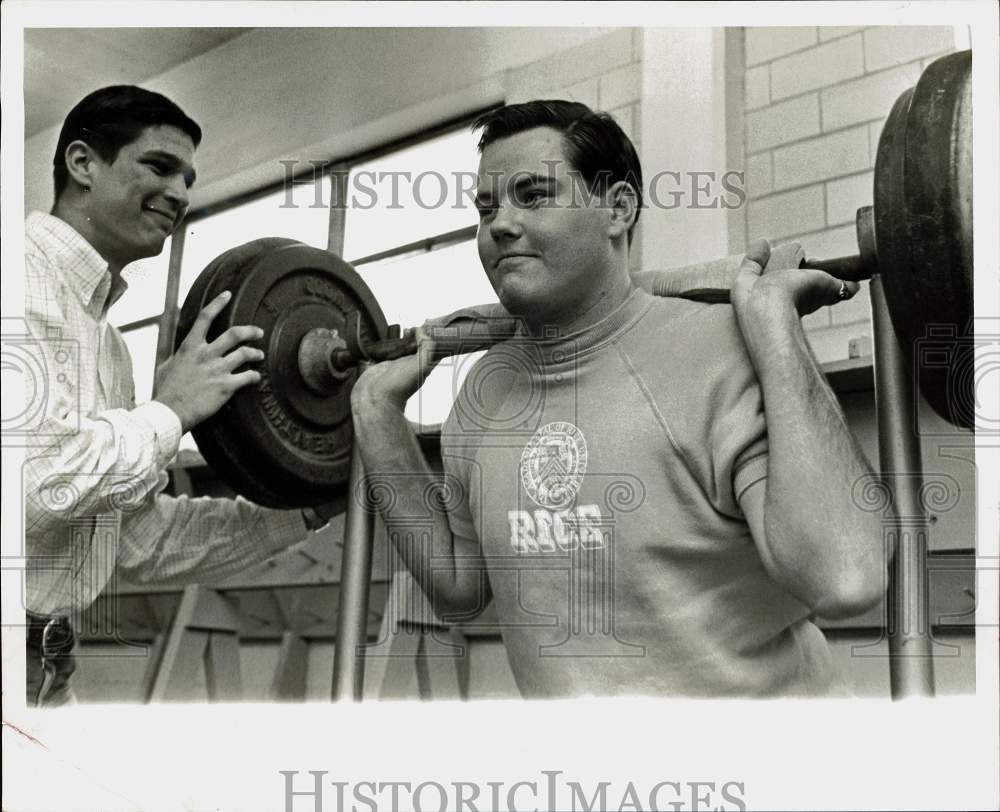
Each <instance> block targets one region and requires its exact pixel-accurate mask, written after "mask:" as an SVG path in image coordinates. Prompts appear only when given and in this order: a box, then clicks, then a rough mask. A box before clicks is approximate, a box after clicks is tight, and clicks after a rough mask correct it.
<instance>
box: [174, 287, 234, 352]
mask: <svg viewBox="0 0 1000 812" xmlns="http://www.w3.org/2000/svg"><path fill="white" fill-rule="evenodd" d="M231 298H232V294H231V293H230V292H229V291H228V290H224V291H222V293H220V294H219V295H218V296H216V297H215V298H214V299H212V301H210V302H209V303H208V304H207V305H205V306H204V307H203V308H202V310H201V312H200V313H199V314H198V318H196V319H195V320H194V324H193V325H191V332H189V333H188V334H187V337H186V338H185V339H184V340H185V341H188V340H189V339H190V340H194V341H196V342H199V343H200V342H202V341H204V340H205V336H207V335H208V329H209V327H211V326H212V322H213V321H215V317H216V316H218V315H219V314H220V313H221V312H222V311H223V310H224V309H225V307H226V305H227V304H229V300H230V299H231Z"/></svg>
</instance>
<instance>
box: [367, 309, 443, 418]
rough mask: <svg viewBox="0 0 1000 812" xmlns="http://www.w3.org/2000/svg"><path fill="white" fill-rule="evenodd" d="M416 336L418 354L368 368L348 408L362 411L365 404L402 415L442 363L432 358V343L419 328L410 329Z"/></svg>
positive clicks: (408, 332)
mask: <svg viewBox="0 0 1000 812" xmlns="http://www.w3.org/2000/svg"><path fill="white" fill-rule="evenodd" d="M413 333H415V334H416V337H417V351H416V352H415V353H413V354H412V355H404V356H402V357H400V358H394V359H392V360H391V361H382V362H380V363H377V364H372V365H370V366H368V367H367V368H366V369H365V370H364V372H362V373H361V376H360V377H359V378H358V380H357V382H356V383H355V384H354V388H353V389H352V390H351V407H352V408H360V409H364V408H365V404H366V403H369V404H370V403H388V404H389V405H391V406H393V407H395V408H397V409H399V410H400V411H402V410H403V409H404V408H406V401H408V400H409V399H410V397H411V396H412V395H413V394H414V393H415V392H416V391H417V390H418V389H419V388H420V387H421V386H422V385H423V383H424V381H425V380H427V376H428V375H430V374H431V371H432V370H433V369H434V367H436V366H437V365H438V363H439V361H440V360H441V359H440V358H439V357H435V352H434V340H433V339H432V338H431V337H430V336H429V335H428V334H427V332H426V331H425V330H424V329H423V328H422V327H415V328H411V329H409V330H407V331H406V334H413Z"/></svg>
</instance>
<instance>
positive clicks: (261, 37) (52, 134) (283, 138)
mask: <svg viewBox="0 0 1000 812" xmlns="http://www.w3.org/2000/svg"><path fill="white" fill-rule="evenodd" d="M610 30H611V29H599V28H418V29H413V28H411V29H391V28H378V29H346V28H336V29H331V28H312V29H300V28H285V29H282V28H271V29H256V30H254V31H252V32H250V33H248V34H246V35H244V36H242V37H239V38H238V39H236V40H233V41H231V42H229V43H226V44H224V45H222V46H220V47H219V48H216V49H214V50H212V51H209V52H208V53H205V54H203V55H201V56H198V57H196V58H194V59H191V60H189V61H188V62H185V63H183V64H181V65H178V66H176V67H174V68H172V69H171V70H169V71H167V72H166V73H163V74H161V75H159V76H157V77H155V78H153V79H150V80H148V81H145V82H142V86H143V87H147V88H149V89H151V90H157V91H159V92H162V93H164V94H166V95H167V96H169V97H171V98H172V99H173V100H174V101H176V102H177V103H178V104H180V105H181V107H182V108H184V109H185V111H186V112H188V113H189V114H190V115H191V116H192V117H193V118H194V119H195V120H196V121H198V123H199V124H201V126H202V129H203V130H204V132H205V138H204V141H203V142H202V145H201V148H200V149H199V151H198V174H199V180H198V185H197V187H196V189H195V192H194V195H193V197H192V206H193V207H198V206H202V205H206V204H209V203H213V202H217V201H219V200H222V199H224V198H226V197H229V196H232V195H234V194H238V193H240V192H243V191H247V190H250V189H254V188H257V187H260V186H263V185H265V184H267V183H270V182H275V181H278V180H280V179H281V178H282V176H283V168H282V166H281V165H280V164H279V163H278V162H279V160H282V159H289V158H298V159H301V160H303V161H306V160H310V159H330V158H337V157H344V156H349V155H351V154H354V153H357V152H358V151H360V150H363V149H366V148H370V147H373V146H376V145H378V144H381V143H385V142H386V141H389V140H391V139H393V138H398V137H400V136H403V135H407V134H409V133H412V132H415V131H419V130H420V129H422V128H424V127H427V126H429V125H432V124H434V123H437V122H440V121H442V120H445V119H447V118H451V117H456V116H460V115H462V114H464V113H467V112H471V111H473V110H475V109H477V108H480V107H483V106H485V105H488V104H491V103H494V102H497V101H500V100H501V99H502V98H503V77H504V71H506V70H509V69H511V68H515V67H519V66H522V65H527V64H530V63H531V62H534V61H536V60H539V59H542V58H543V57H546V56H548V55H550V54H553V53H555V52H557V51H561V50H564V49H567V48H571V47H573V46H575V45H579V44H581V43H584V42H587V41H590V40H592V39H594V38H595V37H598V36H600V35H601V34H605V33H607V32H608V31H610ZM150 32H151V35H155V29H150ZM93 89H96V86H95V88H93ZM67 112H68V111H67ZM58 136H59V128H58V127H53V128H51V129H48V130H45V131H43V132H41V133H39V134H38V135H36V136H34V137H33V138H30V139H28V140H27V141H26V142H25V206H26V209H27V210H31V209H35V208H42V209H48V208H49V207H50V206H51V203H52V191H51V169H50V167H51V161H52V152H53V150H54V149H55V144H56V141H57V140H58Z"/></svg>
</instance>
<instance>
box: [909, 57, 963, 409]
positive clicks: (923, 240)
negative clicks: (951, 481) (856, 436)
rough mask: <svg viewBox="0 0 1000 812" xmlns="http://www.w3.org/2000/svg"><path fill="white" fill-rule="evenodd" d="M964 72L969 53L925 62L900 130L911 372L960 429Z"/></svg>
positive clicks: (924, 391) (933, 403) (937, 405)
mask: <svg viewBox="0 0 1000 812" xmlns="http://www.w3.org/2000/svg"><path fill="white" fill-rule="evenodd" d="M971 78H972V54H971V53H970V52H969V51H963V52H960V53H955V54H950V55H949V56H946V57H943V58H941V59H938V60H936V61H934V62H932V63H931V64H930V65H929V66H928V67H927V69H926V70H925V71H924V73H923V75H922V76H921V77H920V81H919V82H918V83H917V86H916V88H915V89H914V92H913V100H912V102H911V103H910V109H909V113H908V115H907V128H906V167H907V172H906V218H905V222H906V225H907V229H908V232H909V246H910V267H911V269H912V273H913V277H912V284H913V286H914V289H915V291H916V302H917V318H916V319H915V320H914V321H913V322H911V324H910V328H911V332H910V334H909V336H908V337H909V339H910V340H912V341H913V342H915V343H914V351H915V357H914V372H915V374H916V375H917V376H918V381H919V383H920V390H921V392H922V393H923V395H924V397H925V398H926V399H927V402H928V403H929V404H930V405H931V406H932V407H933V408H934V410H935V411H936V412H937V413H938V414H940V415H941V416H942V417H944V418H945V419H946V420H949V421H951V422H952V423H955V424H956V425H959V426H964V427H965V428H972V427H973V425H974V423H975V403H974V398H975V388H974V376H973V375H972V369H973V364H974V354H975V345H974V341H973V336H972V334H971V332H970V328H971V320H972V307H973V278H972V81H971ZM913 328H916V329H915V330H914V329H913ZM942 350H945V352H944V354H943V355H942ZM942 362H944V363H942Z"/></svg>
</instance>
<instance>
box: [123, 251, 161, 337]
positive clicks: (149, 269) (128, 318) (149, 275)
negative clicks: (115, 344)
mask: <svg viewBox="0 0 1000 812" xmlns="http://www.w3.org/2000/svg"><path fill="white" fill-rule="evenodd" d="M169 266H170V240H167V242H166V243H165V244H164V246H163V251H161V252H160V255H159V256H156V257H149V258H148V259H140V260H139V261H138V262H133V263H131V264H129V265H126V266H125V268H124V269H122V278H123V279H124V280H125V281H126V282H128V290H127V291H125V294H124V295H123V296H122V297H121V298H120V299H119V300H118V301H117V302H115V303H114V305H112V307H111V309H110V310H109V311H108V321H109V322H111V324H113V325H115V327H120V326H121V325H123V324H130V323H132V322H133V321H139V320H140V319H146V318H149V317H150V316H158V315H159V314H160V313H162V312H163V297H164V296H166V294H167V269H168V267H169Z"/></svg>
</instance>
